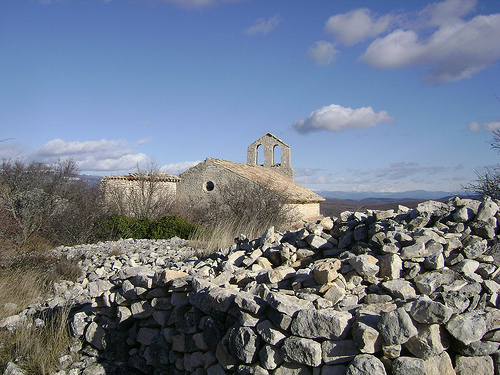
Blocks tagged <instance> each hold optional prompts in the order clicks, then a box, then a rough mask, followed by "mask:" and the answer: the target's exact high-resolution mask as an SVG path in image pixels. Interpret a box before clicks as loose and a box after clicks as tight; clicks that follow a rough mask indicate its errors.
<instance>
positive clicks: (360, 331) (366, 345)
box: [352, 321, 383, 354]
mask: <svg viewBox="0 0 500 375" xmlns="http://www.w3.org/2000/svg"><path fill="white" fill-rule="evenodd" d="M376 327H377V326H376V323H375V324H374V325H369V324H367V323H366V322H363V321H356V323H354V326H353V331H352V336H353V339H354V341H355V342H356V344H357V345H358V348H359V351H360V352H361V353H367V354H374V353H376V352H378V351H380V350H381V348H382V342H383V340H382V336H381V335H380V332H379V331H378V330H377V329H376Z"/></svg>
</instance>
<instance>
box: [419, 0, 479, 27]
mask: <svg viewBox="0 0 500 375" xmlns="http://www.w3.org/2000/svg"><path fill="white" fill-rule="evenodd" d="M476 4H477V0H446V1H443V2H441V3H434V4H430V5H428V6H427V7H425V8H424V9H423V10H422V12H421V13H420V16H421V17H423V18H424V19H425V21H426V23H427V24H428V25H429V26H441V25H444V24H451V23H454V22H457V21H458V22H460V21H461V19H462V17H465V16H466V15H468V14H470V13H471V12H472V11H474V10H475V8H476Z"/></svg>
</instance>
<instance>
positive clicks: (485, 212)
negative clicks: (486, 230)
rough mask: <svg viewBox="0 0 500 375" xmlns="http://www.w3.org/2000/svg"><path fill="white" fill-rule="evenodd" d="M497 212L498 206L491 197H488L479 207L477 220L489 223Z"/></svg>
mask: <svg viewBox="0 0 500 375" xmlns="http://www.w3.org/2000/svg"><path fill="white" fill-rule="evenodd" d="M497 212H498V205H497V204H496V203H495V202H494V201H493V200H492V199H491V198H490V197H486V198H484V200H483V201H482V202H481V205H480V206H479V209H478V212H477V216H476V220H479V221H487V220H488V219H489V218H491V217H494V216H495V215H496V214H497Z"/></svg>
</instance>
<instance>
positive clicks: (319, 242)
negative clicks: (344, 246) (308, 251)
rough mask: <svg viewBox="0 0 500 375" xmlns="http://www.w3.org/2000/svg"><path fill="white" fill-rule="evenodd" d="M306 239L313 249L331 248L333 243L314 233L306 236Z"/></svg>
mask: <svg viewBox="0 0 500 375" xmlns="http://www.w3.org/2000/svg"><path fill="white" fill-rule="evenodd" d="M306 241H307V243H308V244H309V246H311V248H313V249H317V250H324V249H331V248H333V244H332V243H331V242H329V241H328V240H327V239H325V238H323V237H320V236H318V235H315V234H311V235H310V236H308V237H307V238H306Z"/></svg>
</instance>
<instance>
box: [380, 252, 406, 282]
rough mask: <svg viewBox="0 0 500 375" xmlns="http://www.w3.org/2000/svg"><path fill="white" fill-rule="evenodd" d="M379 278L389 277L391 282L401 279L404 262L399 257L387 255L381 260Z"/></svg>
mask: <svg viewBox="0 0 500 375" xmlns="http://www.w3.org/2000/svg"><path fill="white" fill-rule="evenodd" d="M378 265H379V267H380V271H379V277H382V278H383V277H387V278H388V279H389V280H394V279H399V278H400V277H401V271H402V270H403V262H402V260H401V258H400V257H399V255H396V254H387V255H384V256H382V257H380V258H379V262H378Z"/></svg>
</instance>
